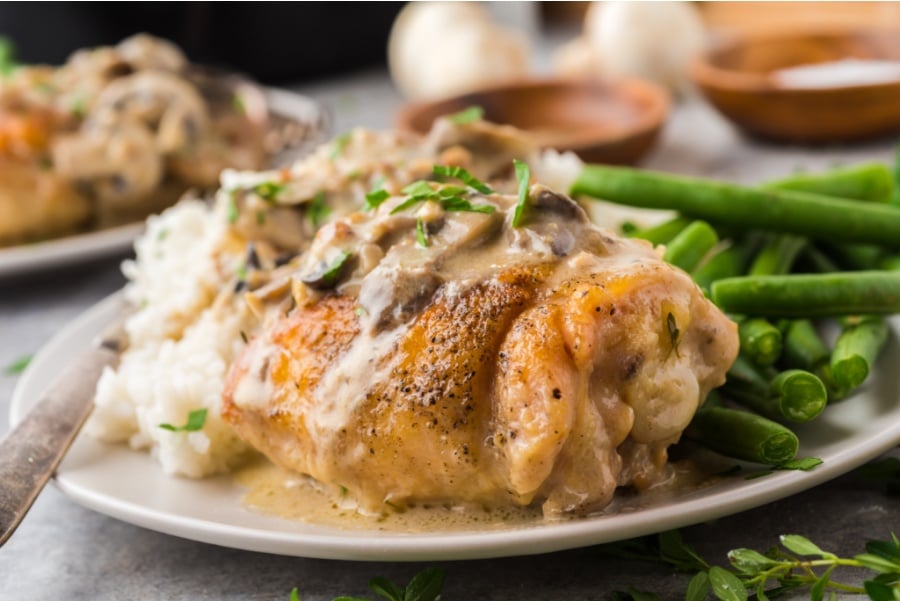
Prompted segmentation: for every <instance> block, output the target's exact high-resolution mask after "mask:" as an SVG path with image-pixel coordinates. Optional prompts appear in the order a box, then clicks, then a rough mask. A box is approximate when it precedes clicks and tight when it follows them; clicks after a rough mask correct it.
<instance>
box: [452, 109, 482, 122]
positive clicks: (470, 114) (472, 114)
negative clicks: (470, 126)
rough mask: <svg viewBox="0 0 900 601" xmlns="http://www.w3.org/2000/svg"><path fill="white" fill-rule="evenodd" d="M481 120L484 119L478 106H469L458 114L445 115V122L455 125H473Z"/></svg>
mask: <svg viewBox="0 0 900 601" xmlns="http://www.w3.org/2000/svg"><path fill="white" fill-rule="evenodd" d="M482 118H484V109H483V108H481V107H480V106H470V107H467V108H464V109H463V110H461V111H459V112H458V113H454V114H452V115H447V121H450V122H451V123H455V124H456V125H465V124H467V123H474V122H475V121H481V119H482Z"/></svg>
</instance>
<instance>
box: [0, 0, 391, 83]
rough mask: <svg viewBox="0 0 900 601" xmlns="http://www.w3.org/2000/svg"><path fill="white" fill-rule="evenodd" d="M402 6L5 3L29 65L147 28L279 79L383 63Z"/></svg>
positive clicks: (12, 35)
mask: <svg viewBox="0 0 900 601" xmlns="http://www.w3.org/2000/svg"><path fill="white" fill-rule="evenodd" d="M402 7H403V3H402V2H265V3H254V2H229V3H225V2H170V3H162V2H110V3H101V2H80V3H74V2H73V3H69V2H33V3H32V2H28V3H26V2H3V3H0V35H3V36H5V37H7V38H8V39H10V40H11V41H12V42H13V44H14V47H15V50H16V58H17V60H18V61H20V62H23V63H49V64H61V63H63V62H65V60H66V57H68V56H69V54H70V53H71V52H72V51H73V50H75V49H78V48H83V47H92V46H98V45H111V44H115V43H117V42H119V41H120V40H122V39H123V38H125V37H128V36H129V35H131V34H134V33H138V32H147V33H151V34H154V35H157V36H160V37H164V38H167V39H169V40H171V41H173V42H175V43H176V44H177V45H178V46H180V47H181V48H182V50H184V51H185V53H186V54H187V55H188V57H189V58H190V59H191V61H193V62H199V63H205V64H211V65H217V66H223V67H230V68H232V69H237V70H238V71H242V72H244V73H248V74H250V75H252V76H253V77H255V78H256V79H258V80H261V81H264V82H270V83H283V82H300V81H303V80H307V79H312V78H316V77H320V76H323V75H331V74H336V73H340V72H342V71H348V70H353V69H358V68H362V67H367V66H370V65H377V64H383V63H384V62H385V58H386V46H387V39H388V34H389V33H390V28H391V23H392V22H393V20H394V17H395V16H396V14H397V13H398V12H399V11H400V9H401V8H402Z"/></svg>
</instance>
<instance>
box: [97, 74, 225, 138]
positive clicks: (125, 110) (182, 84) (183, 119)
mask: <svg viewBox="0 0 900 601" xmlns="http://www.w3.org/2000/svg"><path fill="white" fill-rule="evenodd" d="M113 121H115V122H136V123H142V124H144V125H145V126H147V127H148V128H149V129H150V131H152V132H154V135H155V137H156V145H157V148H158V150H159V152H160V153H162V154H172V153H176V152H179V151H182V150H184V149H185V148H190V147H191V146H193V145H195V144H196V143H197V142H198V141H199V140H200V138H201V136H202V135H203V133H204V132H205V130H206V128H207V127H208V125H209V114H208V111H207V107H206V103H205V102H204V100H203V98H202V97H201V96H200V94H199V93H198V92H197V90H195V89H194V87H193V86H191V85H190V84H189V83H188V82H187V81H185V80H183V79H181V78H179V77H177V76H175V75H172V74H169V73H163V72H155V71H144V72H140V73H135V74H134V75H129V76H127V77H122V78H120V79H118V80H116V81H114V82H112V83H111V84H109V85H108V86H107V87H106V89H104V90H103V92H102V93H101V94H100V96H98V97H97V100H96V102H95V103H94V106H93V110H92V112H91V116H90V118H89V119H88V123H86V126H87V127H94V126H96V124H97V123H100V124H108V123H110V122H113Z"/></svg>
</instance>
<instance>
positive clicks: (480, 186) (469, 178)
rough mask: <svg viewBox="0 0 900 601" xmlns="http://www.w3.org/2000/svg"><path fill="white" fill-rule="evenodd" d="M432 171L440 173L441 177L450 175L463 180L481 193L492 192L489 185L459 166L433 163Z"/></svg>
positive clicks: (436, 173)
mask: <svg viewBox="0 0 900 601" xmlns="http://www.w3.org/2000/svg"><path fill="white" fill-rule="evenodd" d="M432 172H433V173H434V174H435V175H441V176H443V177H452V178H454V179H458V180H459V181H461V182H463V183H464V184H466V185H467V186H469V187H470V188H472V189H474V190H477V191H478V192H481V193H482V194H493V193H494V191H493V190H491V188H490V186H488V185H487V184H485V183H484V182H482V181H481V180H479V179H478V178H477V177H475V176H474V175H472V174H471V173H469V172H468V171H466V170H465V169H463V168H462V167H459V166H457V165H435V166H434V167H433V168H432Z"/></svg>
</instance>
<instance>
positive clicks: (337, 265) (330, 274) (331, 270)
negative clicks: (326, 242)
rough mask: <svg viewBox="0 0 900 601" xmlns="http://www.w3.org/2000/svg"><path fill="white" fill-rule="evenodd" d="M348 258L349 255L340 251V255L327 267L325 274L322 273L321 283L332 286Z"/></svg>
mask: <svg viewBox="0 0 900 601" xmlns="http://www.w3.org/2000/svg"><path fill="white" fill-rule="evenodd" d="M349 258H350V253H348V252H347V251H345V250H344V251H341V254H340V255H338V256H337V257H336V258H335V260H334V261H332V262H331V263H330V264H329V265H328V267H327V268H326V269H325V272H324V273H322V281H323V282H324V283H325V284H326V285H328V286H334V284H335V283H336V282H337V279H338V276H339V275H341V269H343V267H344V263H346V262H347V259H349Z"/></svg>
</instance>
